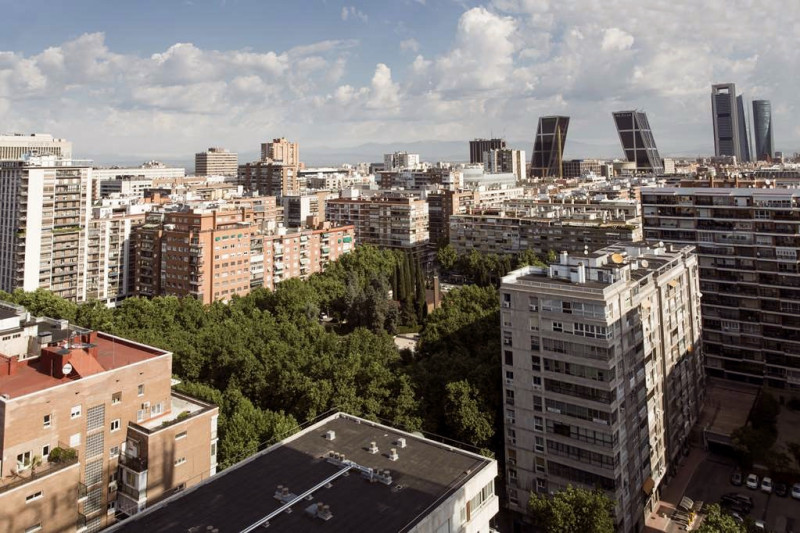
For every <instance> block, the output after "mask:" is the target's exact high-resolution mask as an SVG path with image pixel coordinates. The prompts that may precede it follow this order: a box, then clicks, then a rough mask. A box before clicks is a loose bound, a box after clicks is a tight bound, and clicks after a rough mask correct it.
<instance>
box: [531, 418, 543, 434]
mask: <svg viewBox="0 0 800 533" xmlns="http://www.w3.org/2000/svg"><path fill="white" fill-rule="evenodd" d="M533 430H534V431H538V432H540V433H541V432H543V431H544V419H543V418H542V417H541V416H534V417H533Z"/></svg>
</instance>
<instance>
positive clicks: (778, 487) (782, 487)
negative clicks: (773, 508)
mask: <svg viewBox="0 0 800 533" xmlns="http://www.w3.org/2000/svg"><path fill="white" fill-rule="evenodd" d="M775 495H776V496H780V497H781V498H785V497H786V496H788V495H789V487H787V486H786V483H775Z"/></svg>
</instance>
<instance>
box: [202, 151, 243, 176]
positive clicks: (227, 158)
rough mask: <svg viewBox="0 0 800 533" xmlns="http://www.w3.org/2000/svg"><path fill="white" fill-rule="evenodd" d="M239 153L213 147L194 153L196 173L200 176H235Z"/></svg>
mask: <svg viewBox="0 0 800 533" xmlns="http://www.w3.org/2000/svg"><path fill="white" fill-rule="evenodd" d="M238 168H239V155H238V154H237V153H235V152H231V151H230V150H227V149H225V148H219V147H212V148H209V149H208V150H206V151H205V152H198V153H196V154H195V155H194V173H195V174H196V175H198V176H235V175H236V171H237V169H238Z"/></svg>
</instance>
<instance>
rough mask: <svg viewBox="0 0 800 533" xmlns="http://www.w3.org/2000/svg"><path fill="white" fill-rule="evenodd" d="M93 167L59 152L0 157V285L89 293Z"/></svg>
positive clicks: (75, 296)
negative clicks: (63, 157)
mask: <svg viewBox="0 0 800 533" xmlns="http://www.w3.org/2000/svg"><path fill="white" fill-rule="evenodd" d="M91 198H92V168H91V167H90V166H81V165H80V164H79V163H78V162H73V161H70V160H65V159H60V158H57V157H56V156H37V157H30V158H27V159H26V160H16V161H0V207H2V209H0V289H2V290H5V291H9V292H10V291H13V290H15V289H23V290H25V291H34V290H36V289H37V288H43V289H48V290H50V291H52V292H53V293H54V294H56V295H58V296H61V297H63V298H66V299H68V300H72V301H83V300H84V299H85V298H86V267H87V248H88V232H87V228H88V225H89V218H90V215H91V213H90V207H91Z"/></svg>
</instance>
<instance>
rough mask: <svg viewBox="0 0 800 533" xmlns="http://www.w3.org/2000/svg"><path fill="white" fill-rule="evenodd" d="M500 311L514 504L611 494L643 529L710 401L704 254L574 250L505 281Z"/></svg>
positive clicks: (637, 248)
mask: <svg viewBox="0 0 800 533" xmlns="http://www.w3.org/2000/svg"><path fill="white" fill-rule="evenodd" d="M500 304H501V309H500V312H501V328H502V344H503V346H502V357H503V366H502V372H503V375H502V379H503V383H504V402H505V417H504V418H505V443H506V467H507V472H506V483H507V487H506V489H507V493H508V498H509V506H510V508H511V509H512V510H513V511H516V512H518V513H521V514H522V515H524V514H525V513H526V510H527V501H528V495H529V493H530V492H531V491H535V492H537V493H539V494H548V493H552V492H555V491H558V490H563V489H565V488H566V487H567V486H568V485H573V486H582V487H586V488H595V487H599V488H601V489H602V490H604V491H605V492H606V494H607V495H608V496H609V498H610V499H611V500H612V501H614V502H615V503H616V507H615V519H616V524H617V529H618V531H625V532H635V531H641V529H642V527H643V525H644V519H645V515H646V514H647V513H649V512H651V511H652V510H653V504H654V502H656V501H658V493H659V489H660V485H661V482H662V480H663V478H664V475H665V474H666V472H667V469H668V468H669V467H670V466H672V465H674V464H675V461H676V460H677V459H678V458H679V457H680V456H681V455H682V453H681V452H682V450H683V448H684V447H685V446H686V443H687V439H688V435H689V430H690V429H691V427H692V425H693V424H694V422H695V420H696V419H697V416H698V413H699V411H700V407H701V405H702V401H703V392H702V391H703V370H702V356H701V345H700V326H701V320H700V302H699V288H698V276H697V260H696V257H695V256H694V254H693V250H692V248H691V247H684V248H680V249H670V248H668V247H663V246H655V247H648V246H645V245H622V244H620V245H612V246H610V247H607V248H605V249H602V250H599V251H597V252H594V253H590V254H588V255H587V254H576V256H570V255H568V254H567V253H566V252H563V253H562V254H561V258H560V261H559V262H558V263H557V264H552V265H550V266H549V267H543V268H539V267H525V268H523V269H520V270H517V271H514V272H512V273H510V274H509V275H508V276H506V277H505V278H503V281H502V285H501V287H500Z"/></svg>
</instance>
